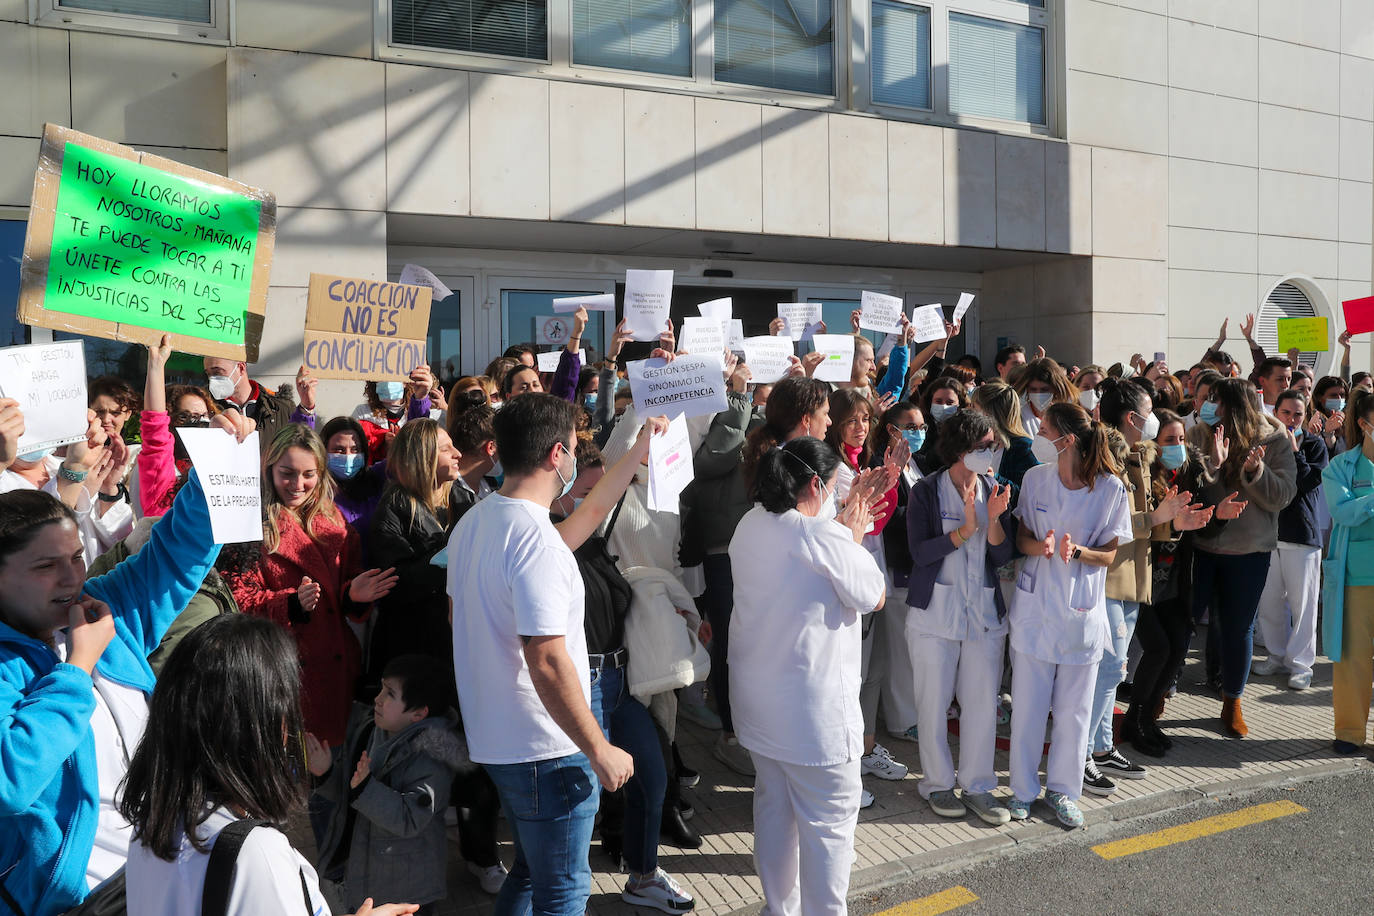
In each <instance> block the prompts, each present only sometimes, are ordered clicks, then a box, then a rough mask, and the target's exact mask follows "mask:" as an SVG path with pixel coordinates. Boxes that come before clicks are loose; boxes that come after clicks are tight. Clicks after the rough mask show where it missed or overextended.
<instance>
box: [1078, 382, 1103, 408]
mask: <svg viewBox="0 0 1374 916" xmlns="http://www.w3.org/2000/svg"><path fill="white" fill-rule="evenodd" d="M1101 402H1102V398H1101V396H1100V395H1098V393H1097V392H1096V391H1094V390H1093V389H1091V388H1089V389H1088V390H1086V391H1080V392H1078V403H1080V404H1082V405H1083V409H1084V410H1086V411H1088V412H1089V413H1091V412H1092V411H1094V410H1096V409H1097V405H1098V404H1100V403H1101Z"/></svg>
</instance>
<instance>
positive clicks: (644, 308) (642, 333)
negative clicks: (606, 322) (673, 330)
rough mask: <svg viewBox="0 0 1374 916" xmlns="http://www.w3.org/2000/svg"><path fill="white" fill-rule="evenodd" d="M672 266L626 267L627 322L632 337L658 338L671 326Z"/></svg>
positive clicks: (633, 338) (643, 338)
mask: <svg viewBox="0 0 1374 916" xmlns="http://www.w3.org/2000/svg"><path fill="white" fill-rule="evenodd" d="M672 298H673V272H672V271H671V270H627V271H625V322H626V329H627V330H628V331H629V332H630V335H631V339H632V340H658V335H660V334H662V333H663V332H664V331H665V330H667V328H668V307H669V306H670V305H671V304H672Z"/></svg>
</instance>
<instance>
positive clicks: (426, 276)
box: [396, 264, 453, 302]
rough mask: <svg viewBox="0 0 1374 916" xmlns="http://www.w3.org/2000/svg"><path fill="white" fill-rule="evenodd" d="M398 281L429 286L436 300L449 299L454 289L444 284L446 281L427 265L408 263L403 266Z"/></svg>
mask: <svg viewBox="0 0 1374 916" xmlns="http://www.w3.org/2000/svg"><path fill="white" fill-rule="evenodd" d="M396 282H397V283H409V284H411V285H412V286H428V287H429V288H430V289H431V290H432V291H433V293H434V301H435V302H439V301H440V300H443V299H447V298H448V297H449V296H452V295H453V290H451V289H449V288H448V287H447V286H445V285H444V281H443V280H440V279H439V278H438V277H436V276H434V272H433V271H431V270H430V269H429V268H427V267H421V266H420V265H419V264H407V265H406V266H405V267H402V268H401V276H400V278H399V279H397V281H396Z"/></svg>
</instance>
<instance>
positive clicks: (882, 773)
mask: <svg viewBox="0 0 1374 916" xmlns="http://www.w3.org/2000/svg"><path fill="white" fill-rule="evenodd" d="M859 770H860V772H862V773H863V775H865V776H876V777H878V778H879V779H893V780H896V779H905V778H906V774H907V767H906V764H904V763H899V762H897V761H896V760H893V759H892V754H891V753H889V752H888V749H887V748H885V747H883V746H882V745H881V744H875V745H874V746H873V753H871V754H865V755H864V756H862V757H860V758H859Z"/></svg>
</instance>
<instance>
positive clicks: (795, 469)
mask: <svg viewBox="0 0 1374 916" xmlns="http://www.w3.org/2000/svg"><path fill="white" fill-rule="evenodd" d="M839 464H840V456H839V455H838V454H836V452H835V450H834V449H833V448H831V447H830V446H829V445H826V444H825V443H824V442H822V441H821V440H820V439H816V438H813V437H811V436H802V437H801V438H799V439H793V440H792V441H791V442H789V443H787V444H786V445H784V446H783V447H782V448H775V449H772V450H771V451H769V452H768V454H766V455H764V456H763V458H762V460H760V461H759V468H758V480H757V482H756V483H755V484H754V490H753V497H754V499H756V500H757V501H758V502H760V503H762V504H763V507H764V508H765V509H767V510H768V511H769V512H772V513H773V514H775V515H778V514H781V513H783V512H786V511H787V510H788V509H795V508H797V494H799V493H801V491H802V490H803V489H804V488H805V487H806V485H807V484H808V483H810V482H811V478H812V477H819V478H820V479H821V483H825V482H826V481H828V480H829V479H830V477H831V475H833V474H834V473H835V469H836V468H837V467H839Z"/></svg>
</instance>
